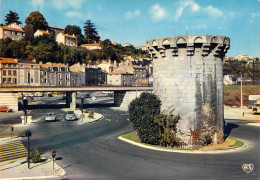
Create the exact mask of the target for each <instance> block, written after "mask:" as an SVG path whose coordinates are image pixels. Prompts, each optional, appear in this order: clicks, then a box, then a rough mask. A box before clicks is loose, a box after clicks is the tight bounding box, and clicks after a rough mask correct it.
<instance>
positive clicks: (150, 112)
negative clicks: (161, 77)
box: [128, 93, 161, 144]
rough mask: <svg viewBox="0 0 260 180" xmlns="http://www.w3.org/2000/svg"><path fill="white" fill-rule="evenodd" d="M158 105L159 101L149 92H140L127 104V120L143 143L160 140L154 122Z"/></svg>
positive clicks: (158, 109) (157, 142)
mask: <svg viewBox="0 0 260 180" xmlns="http://www.w3.org/2000/svg"><path fill="white" fill-rule="evenodd" d="M160 105H161V101H160V100H159V99H158V97H157V96H156V95H154V94H151V93H142V94H141V95H140V97H138V98H136V99H134V100H133V101H132V102H131V103H130V105H129V108H128V110H129V120H130V121H131V122H132V125H133V128H134V129H135V130H136V131H137V134H138V136H139V138H140V139H141V142H143V143H147V144H159V142H160V137H159V125H158V124H157V123H155V122H154V118H155V116H156V115H158V114H159V113H160Z"/></svg>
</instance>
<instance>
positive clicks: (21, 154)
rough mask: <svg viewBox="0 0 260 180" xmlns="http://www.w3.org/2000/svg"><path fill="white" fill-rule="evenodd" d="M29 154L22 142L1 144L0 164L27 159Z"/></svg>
mask: <svg viewBox="0 0 260 180" xmlns="http://www.w3.org/2000/svg"><path fill="white" fill-rule="evenodd" d="M27 153H28V152H27V150H26V149H25V147H24V145H23V144H22V142H21V141H14V142H9V143H4V144H0V162H4V161H10V160H15V159H20V158H25V157H27V155H28V154H27Z"/></svg>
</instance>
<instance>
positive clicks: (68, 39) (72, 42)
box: [56, 32, 77, 47]
mask: <svg viewBox="0 0 260 180" xmlns="http://www.w3.org/2000/svg"><path fill="white" fill-rule="evenodd" d="M56 42H57V43H61V44H64V45H66V46H71V47H77V38H76V36H75V35H74V34H73V35H69V34H64V33H61V32H60V33H59V34H58V35H57V36H56Z"/></svg>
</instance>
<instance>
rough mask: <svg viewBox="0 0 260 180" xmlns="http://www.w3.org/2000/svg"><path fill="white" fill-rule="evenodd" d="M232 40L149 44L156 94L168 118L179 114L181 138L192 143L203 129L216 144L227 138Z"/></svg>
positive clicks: (209, 37)
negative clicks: (226, 69) (226, 75)
mask: <svg viewBox="0 0 260 180" xmlns="http://www.w3.org/2000/svg"><path fill="white" fill-rule="evenodd" d="M229 45H230V39H229V38H228V37H224V36H215V35H183V36H172V37H163V38H156V39H151V40H148V41H147V45H146V46H147V49H148V51H149V53H150V55H151V57H152V58H153V63H154V72H153V78H154V83H153V90H154V93H155V94H156V95H158V97H159V98H160V100H161V101H162V106H161V111H162V113H164V114H172V113H173V114H178V115H179V116H180V120H179V122H178V124H177V126H176V129H177V136H178V137H180V138H181V139H182V141H183V142H185V143H186V144H190V143H191V133H192V131H194V130H195V129H199V130H200V133H201V134H203V135H206V134H210V135H211V137H212V139H213V141H214V143H220V142H222V141H223V137H224V133H223V131H224V105H223V58H224V56H225V53H226V52H227V50H228V49H229Z"/></svg>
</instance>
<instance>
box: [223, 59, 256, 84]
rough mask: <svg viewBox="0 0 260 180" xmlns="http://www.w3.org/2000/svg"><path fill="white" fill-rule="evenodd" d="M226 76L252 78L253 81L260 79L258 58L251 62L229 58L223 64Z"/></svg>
mask: <svg viewBox="0 0 260 180" xmlns="http://www.w3.org/2000/svg"><path fill="white" fill-rule="evenodd" d="M223 73H224V75H233V76H235V77H237V78H238V77H241V75H242V76H243V78H250V79H252V80H253V81H254V80H259V79H260V62H259V58H258V57H256V58H255V59H253V60H251V61H245V60H236V59H234V58H233V57H228V58H227V59H226V60H225V61H224V64H223Z"/></svg>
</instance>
